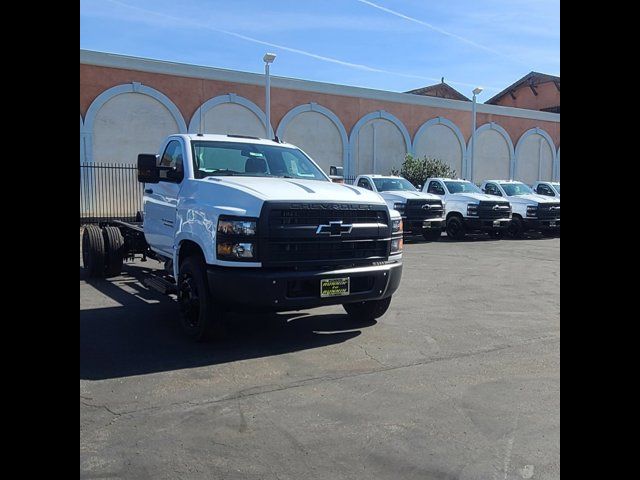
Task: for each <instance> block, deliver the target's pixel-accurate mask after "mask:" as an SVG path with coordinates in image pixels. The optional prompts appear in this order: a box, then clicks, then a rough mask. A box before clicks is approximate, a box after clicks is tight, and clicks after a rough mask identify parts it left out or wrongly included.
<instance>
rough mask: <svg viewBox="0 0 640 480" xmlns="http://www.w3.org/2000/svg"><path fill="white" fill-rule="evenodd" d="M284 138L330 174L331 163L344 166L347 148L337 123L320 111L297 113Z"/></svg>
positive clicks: (288, 125)
mask: <svg viewBox="0 0 640 480" xmlns="http://www.w3.org/2000/svg"><path fill="white" fill-rule="evenodd" d="M282 140H284V141H285V142H288V143H292V144H294V145H296V146H298V147H300V148H301V149H302V150H304V152H305V153H306V154H307V155H309V156H310V157H311V158H313V160H315V162H316V163H318V165H320V167H321V168H322V169H323V170H324V171H325V172H326V173H327V174H328V173H329V167H330V166H331V165H336V166H343V163H342V157H343V151H344V149H345V148H347V146H346V145H343V144H342V138H341V136H340V132H339V131H338V128H337V127H336V125H335V124H334V123H333V122H332V121H331V120H330V119H329V118H328V117H327V116H325V115H323V114H322V113H319V112H314V111H308V112H302V113H300V114H298V115H296V116H295V117H294V118H293V119H292V120H291V121H290V122H289V123H288V124H287V126H286V129H285V131H284V133H283V135H282Z"/></svg>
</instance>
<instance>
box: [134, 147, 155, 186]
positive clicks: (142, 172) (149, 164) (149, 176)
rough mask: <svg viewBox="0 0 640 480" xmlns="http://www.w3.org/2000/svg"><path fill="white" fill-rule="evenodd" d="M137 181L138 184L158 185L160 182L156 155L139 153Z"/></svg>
mask: <svg viewBox="0 0 640 480" xmlns="http://www.w3.org/2000/svg"><path fill="white" fill-rule="evenodd" d="M138 181H139V182H140V183H158V182H159V181H160V169H159V168H158V155H156V154H154V153H140V154H139V155H138Z"/></svg>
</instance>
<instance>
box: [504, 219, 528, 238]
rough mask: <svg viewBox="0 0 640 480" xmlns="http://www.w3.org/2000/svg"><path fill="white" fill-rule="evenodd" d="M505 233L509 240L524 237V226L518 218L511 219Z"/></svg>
mask: <svg viewBox="0 0 640 480" xmlns="http://www.w3.org/2000/svg"><path fill="white" fill-rule="evenodd" d="M507 233H508V234H509V236H510V237H511V238H522V237H524V224H523V223H522V219H521V218H520V217H513V218H512V219H511V222H510V223H509V227H508V228H507Z"/></svg>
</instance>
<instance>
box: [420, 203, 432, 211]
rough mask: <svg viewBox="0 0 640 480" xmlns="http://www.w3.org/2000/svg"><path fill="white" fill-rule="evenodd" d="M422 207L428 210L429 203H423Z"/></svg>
mask: <svg viewBox="0 0 640 480" xmlns="http://www.w3.org/2000/svg"><path fill="white" fill-rule="evenodd" d="M422 208H424V209H425V210H429V209H430V208H431V205H429V204H428V203H425V204H424V205H422Z"/></svg>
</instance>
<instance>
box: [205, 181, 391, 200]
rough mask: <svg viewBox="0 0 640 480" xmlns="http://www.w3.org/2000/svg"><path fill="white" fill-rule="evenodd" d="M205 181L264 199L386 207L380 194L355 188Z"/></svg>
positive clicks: (308, 183)
mask: <svg viewBox="0 0 640 480" xmlns="http://www.w3.org/2000/svg"><path fill="white" fill-rule="evenodd" d="M204 181H205V182H212V183H217V184H220V185H225V186H226V187H231V188H235V189H238V190H240V191H242V192H244V193H247V194H249V195H251V196H254V197H256V198H259V199H261V200H264V201H266V200H276V201H295V200H298V201H305V200H312V201H313V200H315V201H324V202H327V201H330V202H362V203H373V204H384V203H385V202H384V201H383V200H382V198H381V197H380V195H378V194H377V193H375V192H372V191H370V190H366V189H364V188H360V187H354V186H353V185H345V184H341V183H333V182H323V181H320V180H299V179H294V178H275V177H207V178H205V179H204Z"/></svg>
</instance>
